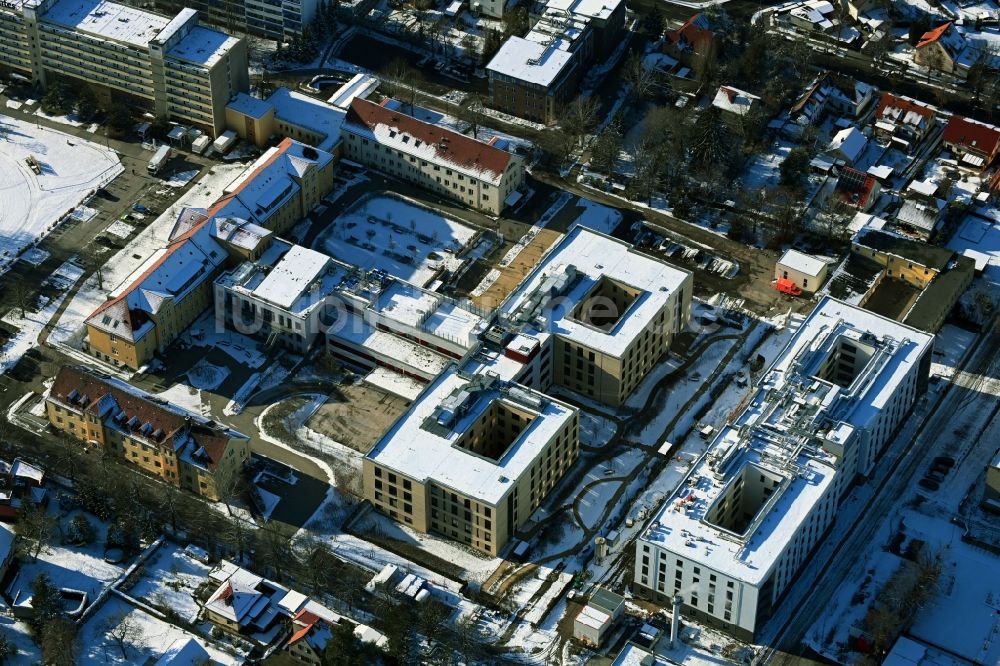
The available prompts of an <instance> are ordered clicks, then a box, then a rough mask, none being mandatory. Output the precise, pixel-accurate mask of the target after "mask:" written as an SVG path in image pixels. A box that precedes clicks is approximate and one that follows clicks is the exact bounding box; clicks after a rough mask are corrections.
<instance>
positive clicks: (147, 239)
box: [0, 144, 246, 346]
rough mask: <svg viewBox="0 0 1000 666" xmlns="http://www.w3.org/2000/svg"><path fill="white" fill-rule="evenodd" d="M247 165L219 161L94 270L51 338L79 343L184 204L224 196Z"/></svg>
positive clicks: (159, 243)
mask: <svg viewBox="0 0 1000 666" xmlns="http://www.w3.org/2000/svg"><path fill="white" fill-rule="evenodd" d="M0 145H2V144H0ZM244 169H246V166H245V165H242V164H219V165H216V166H215V167H213V168H212V169H211V170H210V171H209V172H208V173H206V174H205V175H203V176H202V179H201V180H200V181H198V183H197V184H195V186H194V187H192V188H191V189H190V190H188V191H187V193H185V194H184V196H182V197H181V198H179V199H178V200H177V201H176V202H175V203H174V204H173V205H172V206H170V207H169V208H168V209H167V210H165V211H163V214H162V215H160V216H159V217H157V218H156V219H155V220H154V221H153V222H152V223H151V224H150V225H149V226H148V227H146V228H145V229H144V230H143V231H142V233H140V234H139V235H138V236H136V237H135V238H134V239H132V242H130V243H129V244H128V245H126V246H125V247H124V248H123V249H122V250H121V251H119V252H118V253H117V254H115V255H114V256H113V257H111V258H110V259H109V260H108V262H107V263H106V264H105V265H104V268H103V269H102V271H101V274H100V276H98V275H97V274H94V275H92V276H91V277H90V278H88V279H87V281H86V282H85V283H84V284H83V286H82V287H81V288H80V291H78V292H77V294H76V296H75V297H74V298H73V300H72V301H70V303H69V305H68V306H67V307H66V310H65V311H64V312H63V314H62V316H61V317H60V318H59V322H58V323H57V324H56V325H55V326H54V328H53V330H52V333H51V334H50V335H49V340H50V341H52V342H53V343H54V344H67V345H69V346H78V345H79V344H80V343H81V342H82V341H83V337H84V334H85V333H86V330H85V326H84V324H83V322H84V320H85V319H86V318H87V317H89V316H90V314H91V313H92V312H93V311H94V310H95V309H96V308H97V306H99V305H100V304H101V303H103V302H104V301H105V300H106V299H107V295H108V293H109V292H111V291H112V290H114V289H115V288H116V287H118V286H119V285H121V284H122V283H123V282H125V280H127V279H128V278H129V276H131V275H132V273H133V272H135V270H136V269H137V268H139V267H140V266H142V265H143V264H144V263H145V262H146V261H147V260H148V259H149V257H150V255H152V254H153V253H154V252H156V251H157V250H159V249H160V248H163V247H165V246H166V244H167V241H168V239H169V236H170V230H171V229H172V228H173V225H174V222H175V221H176V220H177V214H178V213H179V212H180V210H181V208H183V207H185V206H190V207H196V208H197V207H201V208H207V207H209V206H211V205H212V204H213V203H215V201H216V200H217V199H219V198H220V197H221V196H222V194H223V190H224V189H225V187H226V186H227V185H229V183H231V182H232V181H233V179H234V178H236V177H237V176H238V175H240V173H242V172H243V170H244ZM0 177H2V176H0Z"/></svg>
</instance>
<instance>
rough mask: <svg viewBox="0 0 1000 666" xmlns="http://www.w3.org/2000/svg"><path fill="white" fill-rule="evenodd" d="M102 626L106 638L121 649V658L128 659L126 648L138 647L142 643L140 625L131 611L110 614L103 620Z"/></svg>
mask: <svg viewBox="0 0 1000 666" xmlns="http://www.w3.org/2000/svg"><path fill="white" fill-rule="evenodd" d="M104 626H105V628H106V630H107V635H108V638H110V639H111V640H112V641H114V643H115V645H117V646H118V649H119V650H121V653H122V659H128V648H130V647H133V648H138V647H140V646H141V645H142V641H143V631H142V625H140V624H139V623H138V622H136V620H135V618H134V617H133V616H132V614H131V613H119V614H116V615H112V616H111V617H109V618H108V619H107V620H106V621H105V625H104Z"/></svg>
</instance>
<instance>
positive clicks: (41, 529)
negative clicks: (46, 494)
mask: <svg viewBox="0 0 1000 666" xmlns="http://www.w3.org/2000/svg"><path fill="white" fill-rule="evenodd" d="M57 528H58V521H56V519H55V517H54V516H50V515H49V514H48V513H46V511H45V508H44V507H40V506H37V505H35V504H32V503H27V504H26V505H25V506H24V508H23V509H21V513H20V515H19V516H18V518H17V524H16V525H15V526H14V530H15V531H16V532H17V534H18V536H20V537H21V538H23V539H26V540H28V541H29V542H31V545H30V547H29V548H28V551H27V552H28V554H29V555H30V556H31V561H32V562H37V561H38V556H39V555H40V554H41V552H42V551H43V550H45V548H46V547H47V546H48V545H49V543H51V541H52V538H53V537H54V536H55V534H56V529H57Z"/></svg>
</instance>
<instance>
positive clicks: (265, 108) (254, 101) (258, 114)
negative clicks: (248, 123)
mask: <svg viewBox="0 0 1000 666" xmlns="http://www.w3.org/2000/svg"><path fill="white" fill-rule="evenodd" d="M226 108H227V109H232V110H233V111H235V112H236V113H240V114H242V115H244V116H250V117H251V118H255V119H257V120H260V119H261V118H263V117H264V116H266V115H267V114H268V112H269V111H271V110H273V109H274V105H273V104H269V103H268V102H266V101H264V100H262V99H259V98H257V97H254V96H253V95H249V94H247V93H245V92H241V93H236V96H235V97H233V99H232V100H230V102H229V104H227V105H226Z"/></svg>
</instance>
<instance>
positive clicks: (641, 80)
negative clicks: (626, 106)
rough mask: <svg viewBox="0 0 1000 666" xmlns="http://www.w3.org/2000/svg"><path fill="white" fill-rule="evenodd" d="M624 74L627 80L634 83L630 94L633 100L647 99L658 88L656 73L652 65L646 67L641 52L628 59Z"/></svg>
mask: <svg viewBox="0 0 1000 666" xmlns="http://www.w3.org/2000/svg"><path fill="white" fill-rule="evenodd" d="M622 75H623V78H624V79H625V81H626V82H628V83H630V84H631V85H632V91H631V93H630V94H631V95H632V99H633V100H640V99H646V98H647V97H649V96H650V95H651V94H652V93H653V90H654V89H655V88H656V83H657V76H656V73H655V72H654V71H653V68H652V67H646V64H645V63H644V62H643V58H642V55H641V54H636V55H634V56H632V57H631V58H629V59H628V62H626V63H625V68H624V70H623V72H622Z"/></svg>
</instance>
